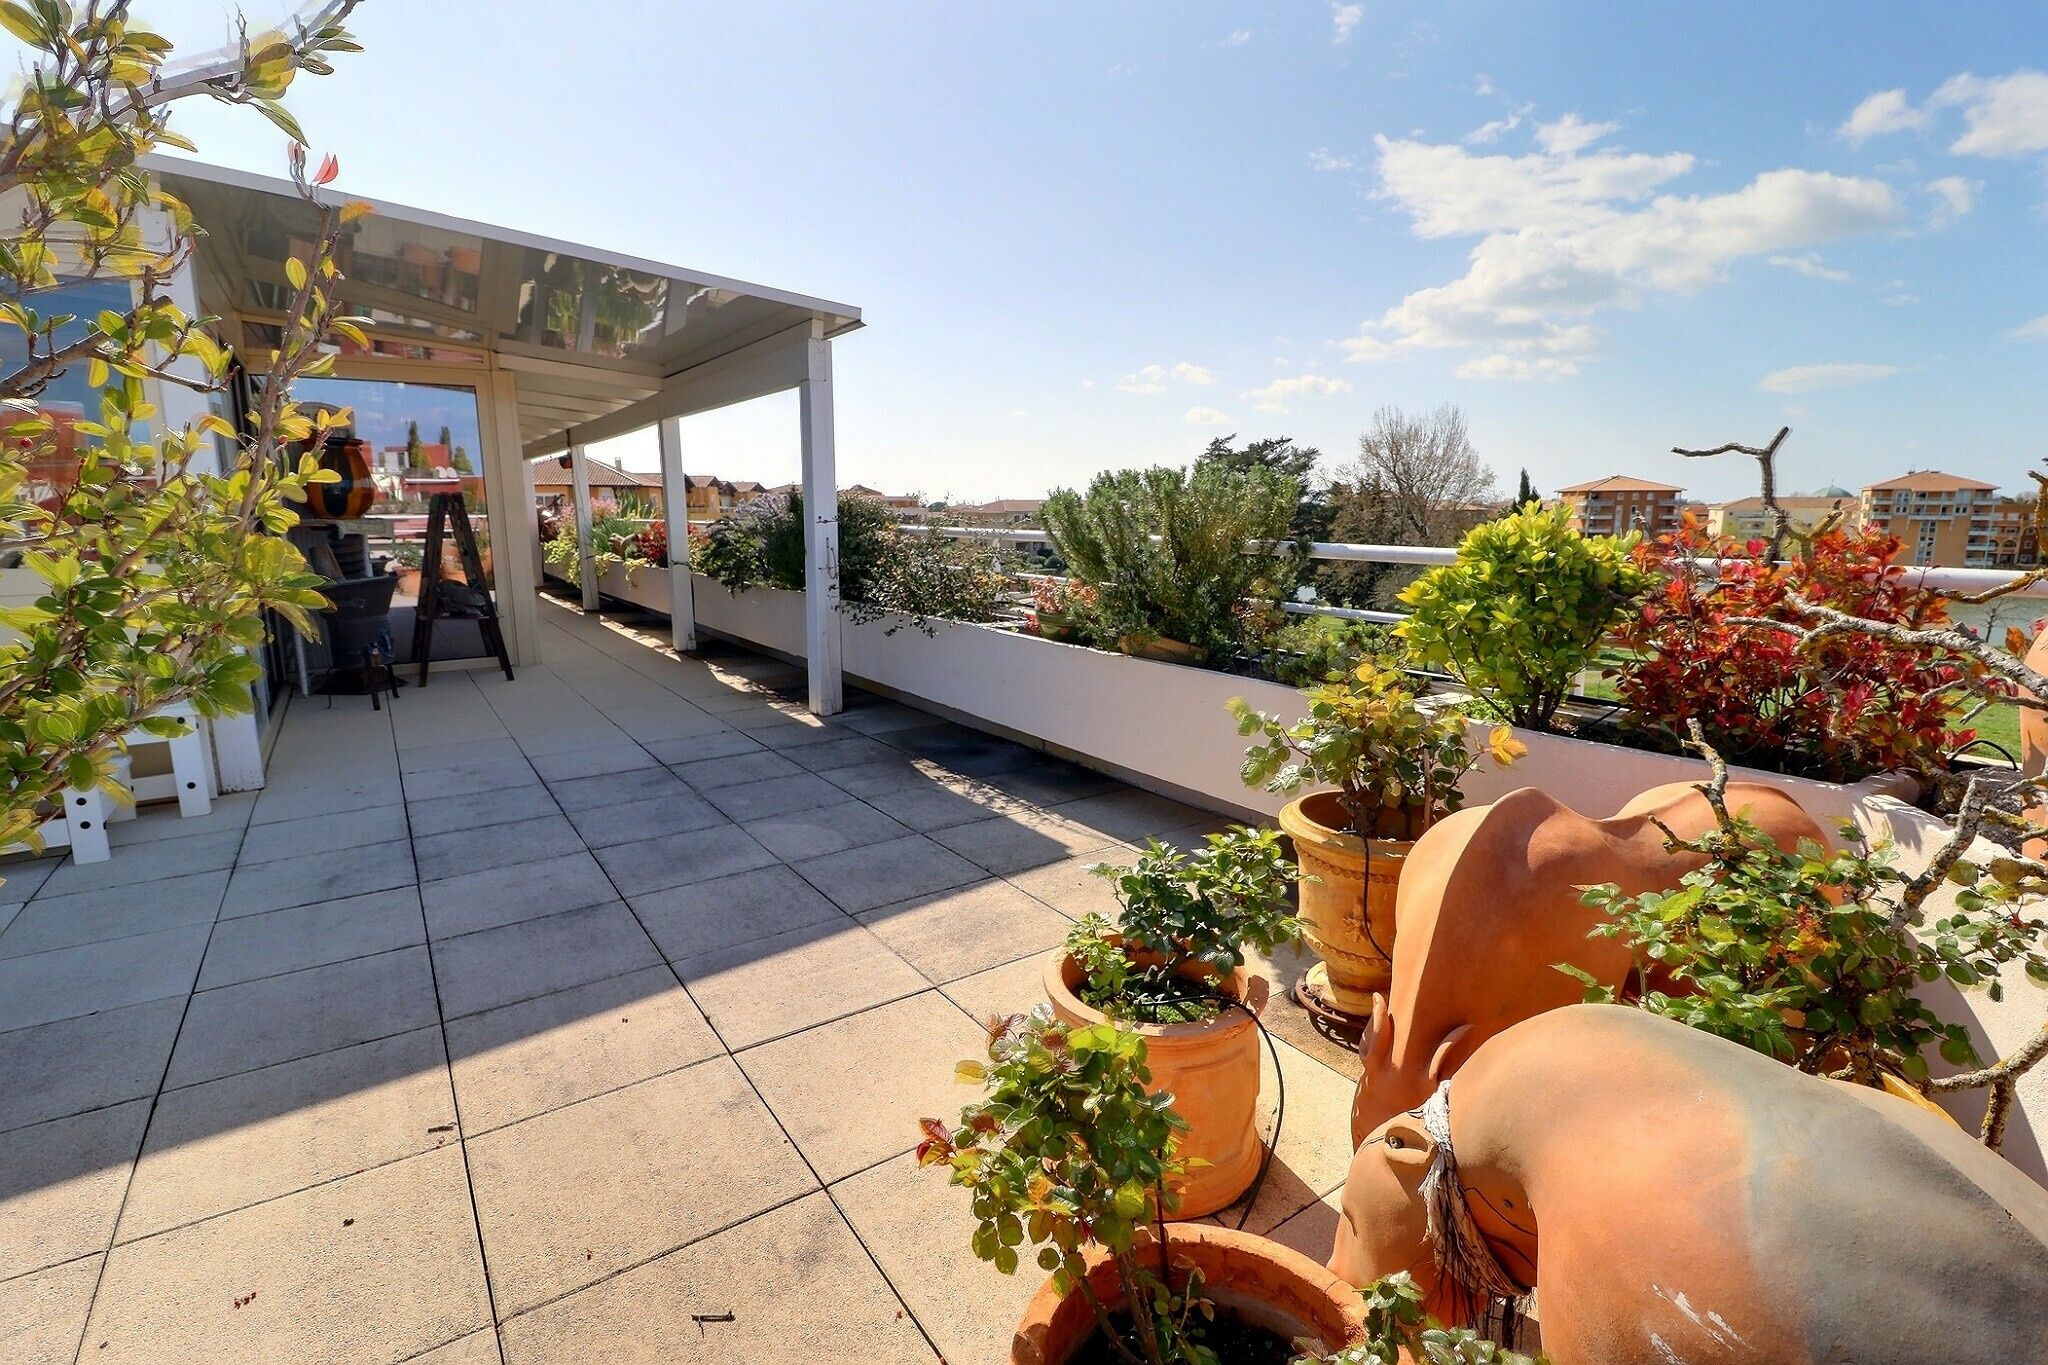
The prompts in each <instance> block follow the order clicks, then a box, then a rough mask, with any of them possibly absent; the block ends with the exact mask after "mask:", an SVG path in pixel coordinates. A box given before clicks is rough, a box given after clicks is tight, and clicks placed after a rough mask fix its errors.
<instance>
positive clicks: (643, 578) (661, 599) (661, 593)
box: [597, 564, 803, 613]
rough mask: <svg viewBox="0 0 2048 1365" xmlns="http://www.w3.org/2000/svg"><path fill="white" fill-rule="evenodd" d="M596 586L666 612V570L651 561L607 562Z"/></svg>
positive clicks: (648, 607) (617, 595) (605, 593)
mask: <svg viewBox="0 0 2048 1365" xmlns="http://www.w3.org/2000/svg"><path fill="white" fill-rule="evenodd" d="M597 590H598V591H599V592H601V593H603V594H604V595H605V596H606V597H611V598H616V599H617V600H618V601H621V602H631V603H632V604H633V605H634V606H636V607H645V608H646V609H647V610H648V611H658V612H664V613H666V612H667V611H668V608H669V600H668V570H666V569H661V568H656V567H655V566H653V565H651V564H634V565H632V566H630V567H629V566H627V565H625V564H611V565H607V566H606V568H605V571H604V572H603V573H601V574H599V575H598V576H597ZM791 596H795V597H797V600H798V601H799V602H801V601H802V600H803V599H802V597H801V596H798V595H797V594H794V593H792V594H791Z"/></svg>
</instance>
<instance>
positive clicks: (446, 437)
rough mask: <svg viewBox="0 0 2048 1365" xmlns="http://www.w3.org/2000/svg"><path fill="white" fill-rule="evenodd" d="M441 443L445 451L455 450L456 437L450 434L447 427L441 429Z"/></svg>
mask: <svg viewBox="0 0 2048 1365" xmlns="http://www.w3.org/2000/svg"><path fill="white" fill-rule="evenodd" d="M440 442H441V449H443V450H453V449H455V437H454V435H453V434H452V433H450V432H449V430H448V428H446V427H442V428H441V438H440Z"/></svg>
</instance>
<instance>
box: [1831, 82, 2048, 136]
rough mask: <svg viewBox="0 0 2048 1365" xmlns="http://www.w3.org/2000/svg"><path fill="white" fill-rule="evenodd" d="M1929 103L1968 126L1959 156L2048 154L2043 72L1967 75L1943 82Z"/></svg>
mask: <svg viewBox="0 0 2048 1365" xmlns="http://www.w3.org/2000/svg"><path fill="white" fill-rule="evenodd" d="M1868 102H1869V101H1867V100H1866V101H1865V103H1868ZM1929 103H1930V104H1939V105H1946V106H1956V107H1959V108H1961V109H1962V111H1963V122H1964V123H1965V124H1966V125H1968V126H1967V127H1966V128H1965V129H1964V131H1963V135H1962V136H1961V137H1959V138H1957V139H1956V140H1955V141H1954V142H1952V143H1950V144H1949V150H1950V151H1951V152H1954V153H1956V154H1957V155H1959V156H2024V155H2026V154H2027V153H2029V152H2040V151H2048V75H2044V74H2043V73H2041V72H2039V71H2027V70H2024V69H2022V70H2019V71H2015V72H2013V73H2012V74H2011V75H2010V76H1994V77H1991V78H1990V79H1988V80H1987V79H1985V78H1984V77H1982V76H1973V75H1970V74H1969V73H1968V72H1965V73H1964V74H1962V75H1960V76H1952V77H1950V78H1949V79H1948V80H1947V81H1945V82H1943V83H1942V87H1941V89H1939V90H1937V91H1935V92H1934V98H1933V99H1932V100H1930V101H1929Z"/></svg>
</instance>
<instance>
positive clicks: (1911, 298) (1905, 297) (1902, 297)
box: [1878, 294, 1920, 308]
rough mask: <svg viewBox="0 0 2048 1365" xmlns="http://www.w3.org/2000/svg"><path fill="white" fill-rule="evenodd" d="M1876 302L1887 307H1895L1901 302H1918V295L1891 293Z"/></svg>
mask: <svg viewBox="0 0 2048 1365" xmlns="http://www.w3.org/2000/svg"><path fill="white" fill-rule="evenodd" d="M1878 302H1879V303H1882V304H1883V305H1885V307H1887V308H1897V307H1899V306H1900V305H1901V304H1907V303H1918V302H1920V296H1919V295H1918V294H1893V295H1891V296H1890V297H1888V298H1882V299H1879V300H1878Z"/></svg>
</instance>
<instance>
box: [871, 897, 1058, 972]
mask: <svg viewBox="0 0 2048 1365" xmlns="http://www.w3.org/2000/svg"><path fill="white" fill-rule="evenodd" d="M857 918H858V919H859V920H860V922H861V923H862V924H865V925H866V926H867V927H868V928H870V929H872V930H873V931H874V933H875V937H876V938H879V939H881V940H882V942H884V943H886V944H888V945H889V947H890V948H891V949H892V950H893V951H894V952H895V953H896V955H897V956H898V957H900V958H902V959H903V960H904V961H905V962H908V963H909V964H910V965H911V966H913V967H915V968H917V969H918V970H919V971H920V972H923V973H924V975H925V976H926V978H928V979H929V980H931V981H933V982H935V983H942V982H947V981H955V980H958V979H959V978H960V977H963V976H971V975H973V974H974V973H976V972H980V971H986V970H987V969H988V968H990V967H994V966H999V965H1000V964H1002V963H1005V962H1014V961H1015V960H1016V959H1018V958H1020V957H1024V956H1027V955H1032V956H1036V955H1042V954H1044V953H1047V952H1050V951H1051V950H1052V949H1053V948H1054V947H1055V946H1056V945H1057V944H1058V943H1059V942H1060V940H1061V939H1063V938H1065V937H1066V936H1067V931H1068V930H1069V929H1071V928H1072V927H1073V926H1072V924H1070V923H1069V922H1068V920H1067V918H1066V916H1064V915H1062V914H1060V913H1059V912H1058V911H1056V910H1054V909H1053V908H1052V907H1051V906H1048V905H1045V904H1043V903H1041V902H1039V901H1035V900H1033V899H1032V898H1031V897H1029V896H1027V895H1025V894H1024V893H1023V892H1022V891H1019V890H1018V889H1017V888H1016V887H1014V886H1011V885H1010V884H1009V883H1008V882H1003V881H993V880H992V881H985V882H975V883H973V884H972V885H969V886H961V887H954V888H953V889H951V890H947V891H935V892H933V893H932V894H931V895H928V896H918V897H915V898H913V899H911V900H907V901H898V902H896V903H895V904H894V905H885V906H882V907H881V908H880V909H877V910H868V911H864V912H862V913H861V914H860V915H859V916H858V917H857Z"/></svg>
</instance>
